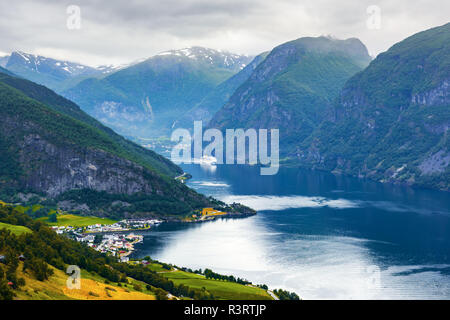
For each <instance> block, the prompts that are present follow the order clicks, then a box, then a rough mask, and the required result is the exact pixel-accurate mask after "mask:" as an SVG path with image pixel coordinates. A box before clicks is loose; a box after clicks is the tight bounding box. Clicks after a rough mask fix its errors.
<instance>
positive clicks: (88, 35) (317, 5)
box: [0, 0, 450, 65]
mask: <svg viewBox="0 0 450 320" xmlns="http://www.w3.org/2000/svg"><path fill="white" fill-rule="evenodd" d="M70 5H76V6H78V7H79V8H80V17H81V19H80V20H79V21H80V22H81V23H80V28H79V29H76V28H75V29H73V27H74V26H75V27H76V26H77V21H78V20H76V17H75V16H74V15H73V11H70V12H69V13H67V8H68V7H69V6H70ZM373 6H375V7H373ZM378 12H379V15H378ZM449 12H450V1H448V0H428V1H425V0H396V1H392V0H369V1H366V0H352V1H349V0H341V1H331V0H276V1H275V0H270V1H269V0H122V1H118V0H89V1H88V0H70V1H65V0H63V1H54V0H32V1H31V0H30V1H28V0H15V1H6V0H0V37H1V41H0V55H1V54H6V53H9V52H11V51H14V50H22V51H25V52H30V53H35V54H41V55H45V56H49V57H53V58H57V59H65V60H72V61H77V62H81V63H84V64H88V65H98V64H109V63H113V64H119V63H127V62H130V61H133V60H137V59H141V58H145V57H149V56H152V55H154V54H156V53H159V52H161V51H165V50H169V49H179V48H184V47H189V46H194V45H199V46H205V47H210V48H215V49H222V50H228V51H231V52H236V53H245V54H251V55H254V54H258V53H260V52H262V51H266V50H269V49H271V48H273V47H274V46H276V45H278V44H281V43H283V42H286V41H289V40H293V39H296V38H300V37H303V36H320V35H333V36H335V37H337V38H341V39H344V38H349V37H358V38H359V39H361V40H362V41H363V42H364V44H366V46H367V48H368V49H369V52H370V54H372V55H376V54H378V53H380V52H382V51H385V50H386V49H388V48H389V47H390V46H391V45H393V44H394V43H395V42H397V41H400V40H402V39H404V38H405V37H407V36H410V35H412V34H414V33H416V32H418V31H421V30H425V29H428V28H431V27H434V26H438V25H442V24H444V23H447V22H448V21H449V17H448V13H449ZM378 17H379V19H378ZM74 18H75V20H74ZM68 20H69V26H70V27H71V28H68Z"/></svg>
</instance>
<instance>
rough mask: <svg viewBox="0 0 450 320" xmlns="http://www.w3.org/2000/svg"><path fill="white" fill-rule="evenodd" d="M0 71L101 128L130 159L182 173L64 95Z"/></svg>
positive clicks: (170, 172) (9, 82) (69, 113)
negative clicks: (88, 113) (105, 124)
mask: <svg viewBox="0 0 450 320" xmlns="http://www.w3.org/2000/svg"><path fill="white" fill-rule="evenodd" d="M1 72H2V71H1V70H0V82H3V83H5V84H7V85H9V86H11V87H13V88H15V89H18V90H20V91H21V92H22V93H23V94H25V95H26V96H28V97H29V98H31V99H34V100H37V101H39V102H41V103H43V104H45V105H47V106H49V107H51V108H52V109H54V110H55V111H57V112H61V113H63V114H65V115H67V116H70V117H72V118H74V119H76V120H79V121H81V122H84V123H86V124H89V125H91V126H93V127H95V128H97V129H99V130H101V131H102V132H103V133H104V134H105V135H107V136H108V137H109V138H110V139H111V140H112V141H114V143H116V144H117V145H118V146H120V148H123V152H126V153H127V154H128V157H129V158H130V159H131V160H134V161H136V162H138V163H140V164H143V165H146V166H150V167H152V168H154V169H155V170H156V171H158V172H160V173H162V174H165V175H168V176H171V177H174V176H177V175H180V174H181V173H182V170H181V169H180V168H179V167H178V166H176V165H175V164H173V163H172V162H171V161H169V160H168V159H166V158H165V157H162V156H160V155H159V154H157V153H155V152H153V151H150V150H148V149H144V148H142V147H141V146H139V145H136V144H135V143H132V142H130V141H128V140H126V139H124V138H123V137H122V136H120V135H118V134H117V133H115V132H114V131H113V130H111V129H109V128H108V127H105V126H104V125H102V124H101V123H100V122H99V121H97V120H95V119H94V118H92V117H90V116H89V115H87V114H86V113H85V112H84V111H82V110H81V109H80V107H78V106H77V105H76V104H75V103H73V102H72V101H70V100H67V99H65V98H64V97H62V96H60V95H58V94H56V93H55V92H53V91H52V90H50V89H48V88H46V87H44V86H41V85H38V84H36V83H33V82H31V81H28V80H25V79H20V78H17V77H14V76H8V75H5V74H2V73H1ZM8 73H9V71H8ZM9 74H10V73H9Z"/></svg>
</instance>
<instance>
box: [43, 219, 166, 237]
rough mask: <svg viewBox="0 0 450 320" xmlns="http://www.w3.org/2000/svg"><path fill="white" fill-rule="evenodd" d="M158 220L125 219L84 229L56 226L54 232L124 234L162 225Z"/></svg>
mask: <svg viewBox="0 0 450 320" xmlns="http://www.w3.org/2000/svg"><path fill="white" fill-rule="evenodd" d="M161 222H162V221H161V220H158V219H125V220H121V221H119V222H116V223H114V224H93V225H90V226H84V227H72V226H54V227H52V229H53V230H55V231H56V233H58V234H64V233H70V232H75V233H101V232H123V231H132V230H147V229H150V228H151V227H152V226H155V225H158V224H160V223H161Z"/></svg>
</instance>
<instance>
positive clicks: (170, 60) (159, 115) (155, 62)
mask: <svg viewBox="0 0 450 320" xmlns="http://www.w3.org/2000/svg"><path fill="white" fill-rule="evenodd" d="M251 60H252V58H251V57H249V56H243V55H238V54H233V53H229V52H223V51H218V50H214V49H208V48H201V47H192V48H186V49H180V50H171V51H166V52H162V53H159V54H157V55H155V56H152V57H150V58H148V59H146V60H144V61H142V62H140V63H135V64H133V65H131V66H129V67H126V68H123V69H121V70H119V71H116V72H114V73H113V74H108V75H106V76H104V77H102V78H101V79H98V78H97V79H86V80H83V81H81V82H80V83H78V84H77V85H76V86H74V87H72V88H69V89H68V90H65V91H63V92H62V95H64V96H65V97H66V98H68V99H70V100H72V101H74V102H76V103H77V104H78V105H79V106H80V107H81V108H82V109H83V110H84V111H86V112H88V113H89V114H91V115H92V116H94V117H96V118H97V119H99V120H100V121H102V122H103V123H104V124H106V125H108V126H110V127H111V128H113V129H114V130H116V131H117V132H119V133H121V134H125V135H128V136H140V137H151V136H161V135H164V134H167V133H168V132H170V130H171V128H172V126H173V124H174V122H175V121H176V120H177V119H178V118H179V117H180V116H182V115H183V114H184V113H185V112H187V111H189V110H191V109H192V108H193V107H194V106H195V105H197V104H198V103H200V102H201V101H202V100H203V98H205V97H206V96H207V95H208V94H209V93H210V92H211V91H212V90H213V89H214V88H215V87H216V86H217V85H219V84H220V83H222V82H223V81H225V80H227V79H229V78H230V77H232V76H233V75H235V74H236V73H238V72H240V71H241V69H242V68H243V67H245V66H246V65H247V64H248V63H250V62H251Z"/></svg>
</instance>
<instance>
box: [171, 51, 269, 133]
mask: <svg viewBox="0 0 450 320" xmlns="http://www.w3.org/2000/svg"><path fill="white" fill-rule="evenodd" d="M267 55H268V52H264V53H261V54H260V55H258V56H256V57H255V58H254V59H253V60H252V61H251V62H250V63H249V64H248V65H247V66H246V67H245V68H243V69H242V70H241V71H239V72H238V73H237V74H235V75H234V76H232V77H231V78H229V79H227V80H225V81H224V82H222V83H221V84H219V85H218V86H217V87H216V88H214V90H212V91H211V93H210V94H208V95H207V96H206V97H205V98H204V99H203V100H202V101H201V102H200V103H199V104H197V105H196V106H195V107H194V108H192V109H191V110H189V111H188V112H186V113H185V114H184V115H183V116H182V117H181V118H180V119H178V120H177V121H176V122H175V124H174V126H175V127H183V128H187V129H191V128H192V126H193V122H194V121H203V122H204V123H205V124H206V123H207V122H208V121H209V120H211V118H212V117H213V115H214V114H215V113H216V112H217V111H218V110H219V109H220V108H221V107H222V106H223V105H224V104H225V103H226V102H227V101H228V99H229V98H230V97H231V95H232V94H233V93H234V91H236V89H237V88H239V86H240V85H242V84H243V83H244V82H245V81H247V79H248V78H249V77H250V75H251V74H252V73H253V71H254V70H255V69H256V67H257V66H258V65H259V64H260V63H261V61H263V60H264V59H265V58H266V56H267Z"/></svg>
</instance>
